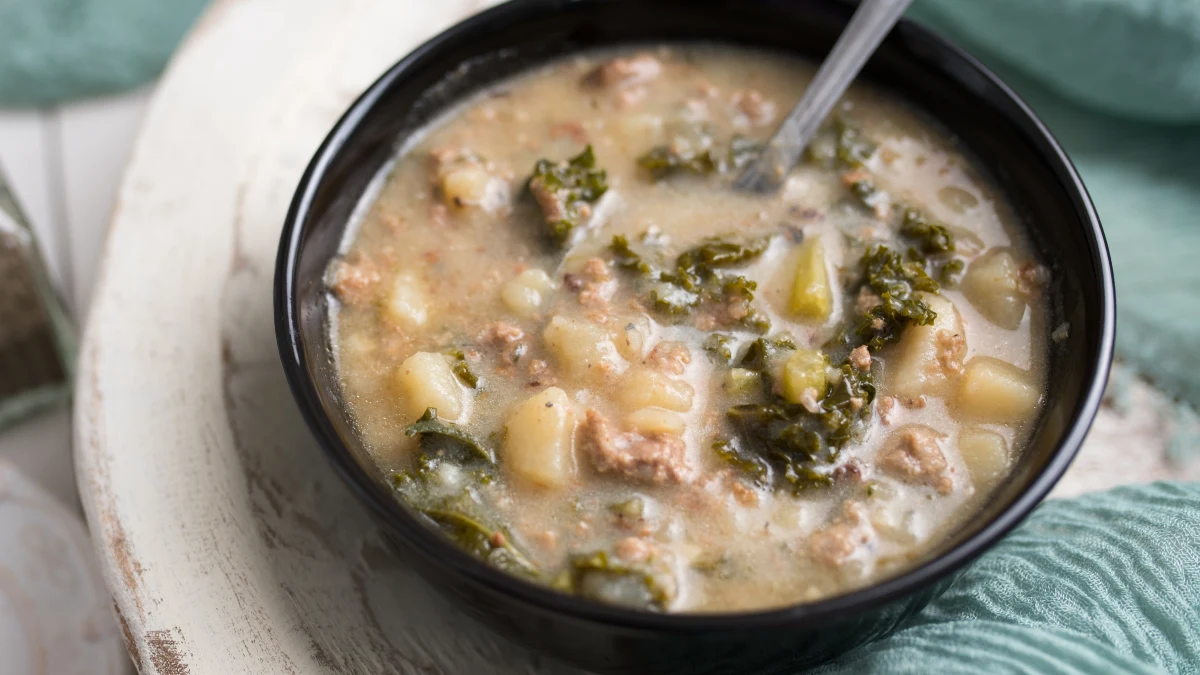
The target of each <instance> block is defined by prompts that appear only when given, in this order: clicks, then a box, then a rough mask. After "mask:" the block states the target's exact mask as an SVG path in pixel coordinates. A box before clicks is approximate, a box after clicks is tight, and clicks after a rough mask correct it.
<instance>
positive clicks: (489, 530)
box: [420, 508, 540, 579]
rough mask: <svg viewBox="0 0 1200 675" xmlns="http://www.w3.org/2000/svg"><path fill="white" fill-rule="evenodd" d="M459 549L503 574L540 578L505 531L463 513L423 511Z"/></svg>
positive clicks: (443, 510) (444, 509)
mask: <svg viewBox="0 0 1200 675" xmlns="http://www.w3.org/2000/svg"><path fill="white" fill-rule="evenodd" d="M420 512H421V514H422V515H424V516H425V517H426V518H428V519H430V520H431V521H433V522H434V523H435V524H436V525H437V526H438V528H439V529H440V530H441V531H442V532H444V533H445V534H446V536H448V537H449V538H450V540H451V541H453V542H454V543H455V544H456V545H457V546H458V547H459V548H461V549H462V550H464V551H466V552H467V553H470V554H471V555H473V556H475V557H477V558H479V559H480V560H483V561H484V562H486V563H488V564H489V565H492V566H494V567H496V568H498V569H500V570H502V571H505V572H509V573H511V574H517V575H520V576H525V577H529V578H532V579H537V578H538V577H539V576H540V572H539V571H538V568H537V566H536V565H534V564H533V563H532V562H530V560H529V558H528V557H526V555H525V554H524V553H522V552H521V551H520V550H519V549H518V548H517V547H516V546H514V545H513V543H512V535H510V534H509V533H508V532H506V531H505V530H504V529H503V528H493V527H488V526H487V525H484V524H483V523H482V522H480V521H479V520H476V519H475V518H472V517H470V516H468V515H466V514H464V513H462V512H460V511H455V510H451V509H447V508H428V509H421V511H420Z"/></svg>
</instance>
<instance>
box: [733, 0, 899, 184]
mask: <svg viewBox="0 0 1200 675" xmlns="http://www.w3.org/2000/svg"><path fill="white" fill-rule="evenodd" d="M911 3H912V0H862V3H861V4H860V5H859V6H858V9H857V10H855V12H854V16H853V17H851V18H850V23H848V24H847V25H846V29H845V30H843V31H842V34H841V36H840V37H838V40H837V42H836V43H835V44H834V45H833V49H831V50H830V51H829V56H827V57H825V62H824V63H822V64H821V68H820V69H819V70H817V74H816V76H815V77H813V80H812V82H811V83H810V84H809V85H808V88H807V89H805V90H804V95H803V96H802V97H800V102H799V103H797V104H796V107H795V108H792V112H790V113H789V114H788V116H787V119H785V120H784V121H783V124H781V125H780V126H779V130H778V131H776V132H775V135H774V136H772V137H771V140H769V141H767V144H766V146H765V147H764V148H763V152H762V154H761V155H759V157H758V160H756V161H755V162H753V163H751V164H750V165H749V166H747V167H746V169H745V171H743V172H742V175H741V176H739V177H738V179H737V182H736V185H737V187H738V188H740V189H743V190H754V191H756V192H773V191H774V190H776V189H778V188H779V186H780V184H782V183H783V179H784V177H785V176H787V174H788V172H789V171H791V170H792V167H793V166H795V165H796V162H798V161H799V160H800V153H802V152H804V148H805V146H807V145H808V142H809V141H810V140H812V137H813V134H815V133H816V131H817V128H818V127H819V126H820V125H821V122H822V121H823V120H824V119H825V116H826V115H828V114H829V111H830V110H832V109H833V106H834V104H835V103H837V101H838V99H839V98H841V97H842V94H844V93H845V92H846V90H847V89H848V88H850V83H851V82H853V81H854V77H855V76H856V75H858V71H860V70H862V67H863V65H864V64H866V62H867V59H869V58H870V57H871V54H874V53H875V50H876V49H877V48H878V47H879V43H881V42H883V38H885V37H886V36H887V34H888V32H889V31H891V29H892V26H894V25H896V22H897V21H899V20H900V15H901V14H903V13H904V10H905V9H907V8H908V6H909V4H911Z"/></svg>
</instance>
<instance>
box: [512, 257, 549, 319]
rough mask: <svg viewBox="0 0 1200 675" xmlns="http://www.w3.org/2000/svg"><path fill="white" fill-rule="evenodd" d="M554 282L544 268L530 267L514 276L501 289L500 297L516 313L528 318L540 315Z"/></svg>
mask: <svg viewBox="0 0 1200 675" xmlns="http://www.w3.org/2000/svg"><path fill="white" fill-rule="evenodd" d="M553 290H554V282H553V281H551V280H550V275H548V274H546V273H545V272H544V271H543V270H539V269H528V270H525V271H524V272H521V273H520V274H518V275H517V276H515V277H513V278H512V279H510V280H509V281H508V283H506V284H504V286H503V287H502V288H501V289H500V299H501V300H502V301H503V302H504V306H505V307H508V309H509V310H511V311H512V312H513V313H514V314H516V315H518V316H523V317H527V318H532V317H535V316H537V315H538V312H540V311H541V309H542V306H543V305H545V303H546V300H547V296H548V295H549V294H550V292H551V291H553Z"/></svg>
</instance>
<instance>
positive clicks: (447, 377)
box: [395, 352, 467, 423]
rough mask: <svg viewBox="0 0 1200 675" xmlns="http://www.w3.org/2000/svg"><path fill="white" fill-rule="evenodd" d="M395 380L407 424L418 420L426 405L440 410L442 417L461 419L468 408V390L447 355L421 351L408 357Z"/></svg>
mask: <svg viewBox="0 0 1200 675" xmlns="http://www.w3.org/2000/svg"><path fill="white" fill-rule="evenodd" d="M395 382H396V389H397V393H398V394H399V395H400V401H401V404H402V405H403V408H404V411H405V422H406V423H407V422H413V421H415V420H416V419H417V418H418V417H420V416H421V415H423V414H424V413H425V409H426V408H435V409H437V413H438V417H440V418H442V419H445V420H450V421H457V420H458V419H459V418H460V417H462V414H463V410H464V409H465V408H466V400H467V391H466V389H465V388H464V387H463V386H462V384H460V383H459V381H458V376H456V375H455V374H454V370H453V369H452V368H451V366H450V360H449V359H448V358H447V357H446V355H444V354H435V353H432V352H417V353H416V354H413V355H412V356H410V357H408V358H407V359H404V362H403V363H401V364H400V367H399V368H397V369H396V375H395Z"/></svg>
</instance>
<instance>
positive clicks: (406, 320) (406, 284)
mask: <svg viewBox="0 0 1200 675" xmlns="http://www.w3.org/2000/svg"><path fill="white" fill-rule="evenodd" d="M383 316H384V318H385V319H387V320H388V321H390V322H391V323H393V324H395V325H397V326H399V327H401V328H406V329H409V330H412V329H414V328H420V327H421V326H424V325H425V322H426V321H428V319H429V292H428V291H427V290H426V288H425V284H424V283H422V282H421V280H420V279H417V278H416V277H415V276H412V275H410V274H401V275H399V276H397V277H396V280H395V281H394V282H393V283H392V288H391V291H390V292H389V293H388V294H387V296H386V297H385V298H384V300H383Z"/></svg>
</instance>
